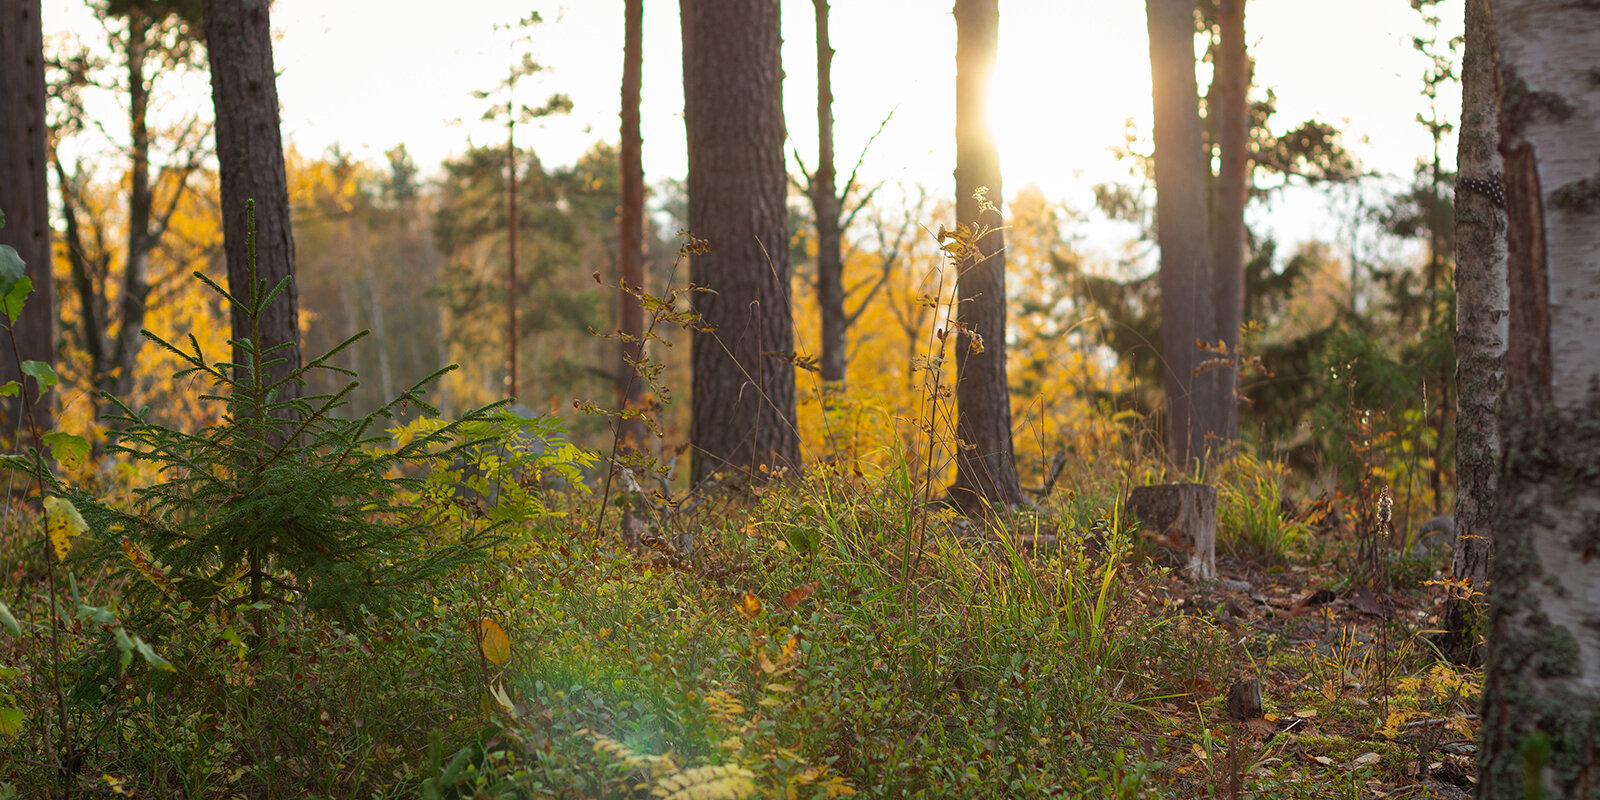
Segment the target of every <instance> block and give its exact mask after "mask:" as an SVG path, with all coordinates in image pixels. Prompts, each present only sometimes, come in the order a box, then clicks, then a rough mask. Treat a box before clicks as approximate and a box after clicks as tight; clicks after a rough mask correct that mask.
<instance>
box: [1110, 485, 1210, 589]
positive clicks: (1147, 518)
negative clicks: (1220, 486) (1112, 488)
mask: <svg viewBox="0 0 1600 800" xmlns="http://www.w3.org/2000/svg"><path fill="white" fill-rule="evenodd" d="M1125 508H1126V509H1127V510H1128V511H1129V512H1130V513H1132V514H1133V515H1134V516H1136V517H1138V518H1139V526H1140V528H1142V529H1153V530H1155V531H1156V534H1157V535H1156V538H1157V539H1158V540H1159V541H1161V543H1162V544H1163V545H1165V546H1166V547H1168V548H1169V549H1172V550H1176V551H1180V552H1182V553H1183V554H1184V555H1185V556H1186V563H1185V566H1186V567H1187V568H1188V570H1189V574H1190V575H1191V576H1192V577H1194V578H1196V579H1200V580H1211V579H1213V578H1215V577H1217V490H1216V489H1215V488H1212V487H1210V486H1206V485H1204V484H1199V483H1163V484H1159V485H1156V486H1138V487H1135V488H1134V490H1133V492H1132V493H1131V494H1130V495H1128V503H1127V505H1126V506H1125Z"/></svg>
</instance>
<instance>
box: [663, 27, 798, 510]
mask: <svg viewBox="0 0 1600 800" xmlns="http://www.w3.org/2000/svg"><path fill="white" fill-rule="evenodd" d="M679 9H680V13H681V16H682V20H683V94H684V114H683V116H684V125H685V127H686V129H687V131H688V143H689V181H688V183H689V227H690V229H691V230H692V231H693V232H694V235H695V236H696V237H698V238H700V239H704V240H706V241H707V242H709V248H710V249H709V251H707V252H702V253H698V254H696V255H693V256H692V257H691V258H690V261H689V280H690V282H692V283H693V284H695V285H696V286H698V287H704V288H706V289H710V290H711V291H710V292H696V293H695V295H694V307H695V310H696V311H697V312H699V314H700V316H701V318H702V319H703V320H704V322H705V324H706V325H707V326H712V327H713V328H714V330H712V331H710V332H708V333H702V334H700V335H698V336H696V337H694V341H693V344H692V353H691V357H690V360H691V362H692V365H693V374H694V378H693V392H694V408H693V412H692V419H691V423H690V425H691V428H690V434H689V438H690V442H691V444H692V445H693V448H694V458H693V468H692V470H691V474H692V476H693V480H694V481H695V482H697V483H698V482H699V481H701V480H703V479H705V478H706V477H708V476H710V475H712V474H713V473H716V472H719V471H723V470H734V471H743V472H746V473H749V474H752V475H759V474H760V473H759V471H758V467H759V466H761V465H770V466H773V467H788V468H797V467H798V466H799V462H800V439H799V433H798V430H797V429H796V427H795V399H794V360H793V357H794V331H793V328H792V326H791V324H790V321H791V316H790V306H789V234H788V221H787V219H786V215H785V211H786V208H785V197H786V194H787V179H786V176H785V172H784V163H783V138H784V127H783V83H782V81H783V66H782V61H781V56H780V45H781V40H780V38H779V30H778V0H680V4H679Z"/></svg>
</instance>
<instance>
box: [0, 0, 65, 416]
mask: <svg viewBox="0 0 1600 800" xmlns="http://www.w3.org/2000/svg"><path fill="white" fill-rule="evenodd" d="M39 10H40V9H39V0H0V104H3V107H0V211H3V212H4V213H5V227H4V228H0V244H7V245H10V246H11V247H13V248H15V249H16V251H17V255H18V256H19V257H21V259H22V262H23V265H24V270H25V272H24V274H25V275H26V276H27V277H28V278H29V279H30V280H31V281H32V282H33V294H32V295H31V296H30V297H29V298H28V302H27V306H26V307H25V308H24V310H23V312H22V316H20V317H19V318H18V319H17V322H16V324H15V325H12V326H11V337H12V341H10V342H6V343H5V345H6V346H7V348H9V347H10V346H11V344H12V343H13V342H14V343H15V345H16V352H15V354H13V353H9V352H7V353H4V354H0V382H3V381H8V380H17V381H22V380H23V376H22V375H21V374H20V373H19V372H18V370H17V367H18V364H17V363H16V362H17V357H20V358H22V359H23V360H29V361H43V362H45V363H46V364H54V363H55V340H56V337H55V330H56V324H55V318H56V315H55V284H54V280H53V278H52V274H53V272H52V263H51V254H50V195H49V181H48V177H47V174H48V173H47V172H46V169H47V161H46V150H47V142H46V139H47V128H46V124H45V116H44V113H45V112H44V108H45V101H44V94H45V88H44V34H43V29H42V28H41V23H40V19H39ZM5 324H6V325H11V321H10V320H9V319H7V320H5ZM24 388H25V391H27V392H29V393H30V395H31V393H32V392H34V391H35V390H36V389H38V388H39V387H38V385H37V384H35V383H34V382H33V381H31V380H28V381H24ZM54 403H55V394H54V393H53V392H50V393H46V394H45V395H44V396H43V397H40V398H38V401H37V402H35V403H34V404H33V408H32V412H33V413H32V419H31V422H32V423H33V424H34V425H36V426H38V429H39V430H40V431H48V430H50V428H51V426H52V424H53V422H52V419H53V411H52V410H53V408H54ZM22 408H23V405H22V403H21V400H20V398H16V397H13V398H7V399H6V400H5V401H4V404H3V405H0V414H3V415H4V419H3V420H0V422H3V423H4V426H5V428H4V432H3V436H4V437H5V438H7V439H10V438H11V437H12V436H13V435H16V434H20V433H21V432H22V428H21V427H20V426H19V425H18V423H19V422H21V421H22V420H21V416H22V413H21V412H22ZM23 438H24V437H22V436H20V435H19V436H17V438H16V439H15V440H13V441H12V442H11V444H12V445H13V446H20V445H22V444H23Z"/></svg>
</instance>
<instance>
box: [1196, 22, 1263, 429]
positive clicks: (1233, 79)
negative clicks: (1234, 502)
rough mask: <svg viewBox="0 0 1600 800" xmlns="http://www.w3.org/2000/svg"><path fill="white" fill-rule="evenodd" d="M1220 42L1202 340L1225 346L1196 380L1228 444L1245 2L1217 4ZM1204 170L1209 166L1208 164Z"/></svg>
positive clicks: (1243, 166) (1240, 263)
mask: <svg viewBox="0 0 1600 800" xmlns="http://www.w3.org/2000/svg"><path fill="white" fill-rule="evenodd" d="M1217 26H1218V29H1219V41H1218V45H1217V52H1216V80H1215V81H1214V86H1215V91H1214V92H1213V93H1212V97H1213V99H1214V101H1215V105H1214V106H1212V107H1211V108H1210V110H1209V113H1210V114H1213V115H1215V116H1214V121H1215V123H1216V130H1217V149H1218V151H1219V152H1220V156H1219V159H1218V169H1217V180H1216V191H1215V193H1214V194H1213V196H1212V204H1211V214H1212V222H1211V239H1212V264H1213V267H1214V269H1215V270H1216V281H1215V284H1214V288H1215V296H1216V299H1215V300H1214V301H1213V302H1212V309H1213V313H1214V319H1213V321H1212V330H1211V333H1210V334H1209V335H1208V336H1207V337H1206V339H1207V341H1209V342H1213V343H1219V342H1220V343H1221V344H1222V345H1224V346H1226V348H1227V352H1226V353H1225V354H1222V353H1219V354H1215V357H1216V358H1218V359H1220V360H1219V361H1217V362H1216V363H1217V366H1215V367H1213V368H1211V369H1208V370H1206V371H1205V372H1202V373H1201V374H1200V375H1199V376H1197V377H1196V380H1197V381H1205V382H1206V383H1207V392H1208V393H1209V394H1210V395H1211V397H1212V398H1213V399H1214V400H1215V401H1216V407H1215V408H1214V409H1212V411H1211V413H1212V415H1213V418H1214V419H1215V420H1216V426H1217V427H1216V430H1215V432H1216V433H1217V434H1218V435H1219V436H1220V437H1221V441H1219V442H1217V443H1216V444H1217V445H1218V446H1220V447H1228V446H1231V445H1232V443H1234V442H1236V441H1238V440H1239V401H1238V394H1239V326H1240V325H1242V324H1243V323H1244V262H1245V230H1244V205H1245V200H1246V199H1247V198H1248V197H1249V191H1250V106H1249V103H1248V102H1247V97H1248V95H1249V92H1250V58H1249V55H1248V54H1247V53H1246V52H1245V44H1244V0H1219V2H1218V3H1217ZM1207 169H1210V167H1209V166H1207Z"/></svg>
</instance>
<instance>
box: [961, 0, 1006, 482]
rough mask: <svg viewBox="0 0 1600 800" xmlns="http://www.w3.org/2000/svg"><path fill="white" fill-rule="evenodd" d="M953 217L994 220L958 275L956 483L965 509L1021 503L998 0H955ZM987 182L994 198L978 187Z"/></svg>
mask: <svg viewBox="0 0 1600 800" xmlns="http://www.w3.org/2000/svg"><path fill="white" fill-rule="evenodd" d="M955 18H956V222H957V223H958V224H960V225H963V226H967V227H969V228H972V229H974V230H976V229H981V228H984V227H987V228H989V229H990V231H989V233H988V234H987V235H985V236H983V237H982V238H981V239H978V240H977V241H976V242H975V244H976V247H975V249H972V250H970V251H969V252H967V253H964V254H963V257H962V261H961V265H960V268H959V269H960V272H959V274H958V275H957V276H956V295H957V298H958V300H959V303H958V304H957V308H958V310H957V318H958V319H959V320H960V322H961V325H960V326H959V327H958V330H957V334H956V344H955V348H956V350H955V362H956V440H957V451H956V482H955V484H954V485H953V486H951V487H950V495H951V498H952V499H953V500H955V501H956V504H957V505H958V506H960V507H962V508H964V509H966V510H968V511H973V510H977V509H979V508H982V507H983V506H988V507H991V508H994V509H1005V508H1009V507H1011V506H1015V505H1017V504H1018V503H1021V502H1022V485H1021V484H1020V483H1019V482H1018V481H1017V468H1016V464H1015V461H1014V459H1013V456H1012V446H1011V392H1010V387H1009V386H1008V385H1007V382H1006V254H1005V235H1004V234H1003V233H1002V232H1001V230H1000V228H1001V226H1002V225H1003V224H1004V220H1003V219H1002V218H1001V216H1000V204H1001V202H1002V195H1001V186H1000V151H999V150H998V149H997V148H996V147H995V143H994V136H993V134H992V133H991V132H990V130H989V121H988V118H987V117H988V95H989V77H990V75H991V73H992V72H993V71H994V61H995V55H996V53H997V52H998V50H999V32H1000V9H999V4H998V2H997V0H956V5H955ZM979 189H987V190H988V193H987V203H988V204H990V205H988V206H987V207H985V204H983V203H980V202H979V201H978V200H977V199H976V198H975V197H974V194H975V193H976V192H977V191H978V190H979Z"/></svg>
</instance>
